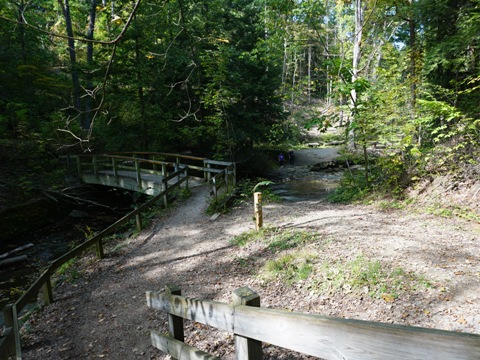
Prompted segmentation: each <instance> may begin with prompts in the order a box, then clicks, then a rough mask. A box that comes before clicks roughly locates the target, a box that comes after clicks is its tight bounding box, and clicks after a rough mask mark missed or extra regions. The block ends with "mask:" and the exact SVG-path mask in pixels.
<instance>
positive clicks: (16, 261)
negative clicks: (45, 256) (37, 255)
mask: <svg viewBox="0 0 480 360" xmlns="http://www.w3.org/2000/svg"><path fill="white" fill-rule="evenodd" d="M27 260H28V256H27V255H20V256H15V257H13V258H9V259H6V260H2V261H0V268H2V267H7V266H12V265H16V264H20V263H22V262H25V261H27Z"/></svg>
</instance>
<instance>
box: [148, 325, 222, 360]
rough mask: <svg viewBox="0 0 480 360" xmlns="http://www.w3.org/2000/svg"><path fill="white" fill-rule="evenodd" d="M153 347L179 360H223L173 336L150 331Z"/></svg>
mask: <svg viewBox="0 0 480 360" xmlns="http://www.w3.org/2000/svg"><path fill="white" fill-rule="evenodd" d="M150 338H151V340H152V346H154V347H156V348H157V349H159V350H162V351H163V352H165V353H167V354H168V355H171V356H172V357H173V358H174V359H179V360H221V358H219V357H216V356H214V355H210V354H208V353H206V352H203V351H201V350H199V349H197V348H194V347H192V346H189V345H187V344H185V343H184V342H181V341H179V340H176V339H174V338H172V337H171V336H167V335H163V334H160V333H159V332H156V331H154V330H151V331H150Z"/></svg>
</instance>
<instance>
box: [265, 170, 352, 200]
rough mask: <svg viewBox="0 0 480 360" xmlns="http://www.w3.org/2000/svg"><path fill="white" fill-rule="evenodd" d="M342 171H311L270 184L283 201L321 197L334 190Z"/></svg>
mask: <svg viewBox="0 0 480 360" xmlns="http://www.w3.org/2000/svg"><path fill="white" fill-rule="evenodd" d="M342 174H343V172H333V173H323V172H311V173H310V174H309V175H308V176H305V177H302V178H299V179H295V178H294V179H287V180H283V181H281V182H278V181H277V182H276V183H275V184H274V185H270V189H271V190H272V191H273V193H275V194H277V195H278V196H280V197H281V198H282V199H283V200H285V201H304V200H315V199H323V198H325V197H327V196H328V194H329V193H330V192H332V191H333V190H335V189H336V188H337V187H338V185H339V183H340V178H341V177H342Z"/></svg>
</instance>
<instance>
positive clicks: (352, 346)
mask: <svg viewBox="0 0 480 360" xmlns="http://www.w3.org/2000/svg"><path fill="white" fill-rule="evenodd" d="M234 328H235V334H239V335H242V336H245V337H248V338H252V339H257V340H259V341H262V342H267V343H270V344H273V345H278V346H281V347H284V348H287V349H291V350H295V351H299V352H301V353H304V354H308V355H313V356H317V357H320V358H324V359H342V360H367V359H369V360H370V359H382V360H383V359H389V360H396V359H398V360H400V359H402V360H405V359H409V360H410V359H418V360H420V359H436V360H451V359H456V360H467V359H468V360H473V359H477V360H478V359H480V335H475V334H462V333H454V332H449V331H442V330H433V329H425V328H418V327H410V326H402V325H391V324H381V323H374V322H368V321H360V320H347V319H338V318H328V317H323V316H320V315H308V314H299V313H289V312H286V311H279V310H272V309H261V308H260V309H259V308H252V307H249V306H237V307H236V308H235V323H234Z"/></svg>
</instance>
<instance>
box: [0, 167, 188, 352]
mask: <svg viewBox="0 0 480 360" xmlns="http://www.w3.org/2000/svg"><path fill="white" fill-rule="evenodd" d="M180 174H183V177H181V179H180V181H178V182H177V183H175V184H173V185H167V184H168V181H169V180H170V179H172V178H175V177H178V176H179V175H180ZM163 181H164V182H165V189H164V191H162V192H161V193H160V194H158V195H157V196H155V197H152V198H151V199H149V200H148V201H147V202H145V203H144V204H142V205H141V206H139V207H138V208H137V209H135V210H133V211H132V212H130V213H128V214H127V215H125V216H124V217H122V218H121V219H119V220H117V221H116V222H115V223H114V224H112V225H110V226H109V227H107V228H105V229H104V230H102V231H100V232H99V233H97V234H95V235H94V236H93V237H92V238H90V239H89V240H87V241H85V242H84V243H82V244H80V245H78V246H77V247H75V248H74V249H73V250H71V251H69V252H68V253H66V254H64V255H63V256H61V257H60V258H58V259H56V260H55V261H53V262H52V263H51V264H50V266H49V267H48V268H47V269H45V270H44V272H43V273H42V274H41V275H40V276H39V277H38V278H37V280H35V282H34V283H33V284H32V285H31V286H30V287H29V288H28V290H26V291H25V292H24V293H23V294H22V296H21V297H20V298H19V299H18V300H17V301H16V302H15V303H14V304H9V305H7V306H5V308H4V309H3V313H4V317H5V325H6V326H7V336H5V337H4V338H3V339H2V341H0V360H3V356H5V359H6V358H8V354H12V349H13V350H14V351H13V354H15V356H16V358H17V359H21V358H22V357H21V342H20V332H19V331H20V326H19V320H18V315H19V314H20V312H21V311H22V310H23V309H24V308H25V306H26V305H27V304H29V303H32V302H36V301H37V297H38V293H39V292H40V291H43V299H44V303H45V305H48V304H51V303H52V302H53V300H54V298H53V288H52V282H51V277H52V276H53V275H54V274H55V272H56V271H57V269H58V268H59V267H61V266H62V265H63V264H65V263H66V262H67V261H69V260H71V259H73V258H75V257H77V256H79V255H80V254H81V253H83V252H84V251H85V250H87V249H89V248H91V247H93V246H95V248H96V252H97V256H98V257H99V258H100V259H101V258H103V257H104V251H103V239H104V238H105V237H107V236H109V235H111V234H113V233H114V232H115V231H116V230H117V229H119V228H120V227H121V226H123V225H125V224H126V223H128V222H129V221H130V220H132V219H136V224H137V227H138V230H139V231H140V230H141V227H140V226H141V213H142V212H144V211H146V210H147V209H148V208H150V207H151V206H153V205H154V204H155V203H157V202H158V201H161V200H163V202H164V206H165V207H166V206H167V205H168V204H167V195H168V193H169V192H171V191H172V190H174V189H176V188H177V187H180V186H181V185H182V184H183V183H185V184H186V185H185V186H187V187H188V169H187V168H182V169H180V170H178V171H176V172H174V173H172V174H170V175H169V176H167V177H165V178H164V179H163Z"/></svg>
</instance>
